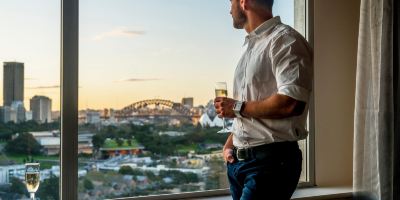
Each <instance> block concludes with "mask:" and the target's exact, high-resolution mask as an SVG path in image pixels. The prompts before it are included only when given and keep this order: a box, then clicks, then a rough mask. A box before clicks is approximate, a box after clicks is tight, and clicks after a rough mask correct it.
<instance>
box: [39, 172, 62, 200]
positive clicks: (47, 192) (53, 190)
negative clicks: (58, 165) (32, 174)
mask: <svg viewBox="0 0 400 200" xmlns="http://www.w3.org/2000/svg"><path fill="white" fill-rule="evenodd" d="M58 182H59V178H57V177H56V176H54V175H52V176H51V177H50V178H49V179H45V180H44V181H43V182H42V183H41V184H40V187H39V190H38V191H37V193H36V194H37V195H36V196H37V197H39V198H40V199H41V200H58V199H59V191H58V190H59V188H58V184H59V183H58Z"/></svg>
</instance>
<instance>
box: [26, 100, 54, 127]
mask: <svg viewBox="0 0 400 200" xmlns="http://www.w3.org/2000/svg"><path fill="white" fill-rule="evenodd" d="M30 108H31V111H32V119H33V120H34V121H37V122H39V123H45V122H51V121H52V119H51V99H50V98H49V97H45V96H34V97H32V99H31V100H30Z"/></svg>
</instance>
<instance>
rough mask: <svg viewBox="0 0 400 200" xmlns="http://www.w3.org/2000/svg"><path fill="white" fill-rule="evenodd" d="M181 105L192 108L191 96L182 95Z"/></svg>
mask: <svg viewBox="0 0 400 200" xmlns="http://www.w3.org/2000/svg"><path fill="white" fill-rule="evenodd" d="M182 105H183V106H185V107H187V108H189V109H190V108H193V97H184V98H182Z"/></svg>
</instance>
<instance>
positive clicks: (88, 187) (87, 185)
mask: <svg viewBox="0 0 400 200" xmlns="http://www.w3.org/2000/svg"><path fill="white" fill-rule="evenodd" d="M83 187H84V188H85V189H86V190H93V189H94V185H93V183H92V181H90V180H89V179H86V178H85V180H83Z"/></svg>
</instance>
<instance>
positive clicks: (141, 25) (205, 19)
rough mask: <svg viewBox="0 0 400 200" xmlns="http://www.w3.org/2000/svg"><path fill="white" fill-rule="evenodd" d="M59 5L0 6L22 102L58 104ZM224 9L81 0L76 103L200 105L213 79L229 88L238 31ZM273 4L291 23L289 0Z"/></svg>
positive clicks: (222, 5) (0, 54)
mask: <svg viewBox="0 0 400 200" xmlns="http://www.w3.org/2000/svg"><path fill="white" fill-rule="evenodd" d="M210 5H212V6H210ZM59 8H60V2H56V1H43V2H41V3H38V2H35V1H22V0H16V1H13V2H4V3H2V7H1V8H0V17H1V18H2V19H9V20H1V21H0V23H1V24H0V25H1V26H2V27H8V28H7V29H6V30H3V31H2V32H0V43H1V44H2V47H1V48H0V62H8V61H17V62H22V63H25V94H24V96H25V99H24V103H25V107H28V102H29V99H30V98H32V97H33V96H35V95H44V96H48V97H50V98H51V99H52V100H53V101H52V103H53V106H52V107H53V110H59V106H60V88H59V85H60V83H59V77H60V69H59V63H60V55H59V53H60V52H59V49H60V45H59V43H60V42H59V41H60V37H59V32H60V20H59V16H60V12H59ZM37 10H41V12H39V13H38V12H36V11H37ZM229 10H230V3H229V1H223V0H222V1H215V0H208V1H205V2H204V1H201V2H200V1H189V0H174V1H168V3H166V2H165V1H162V0H152V1H139V0H138V1H128V0H120V1H117V2H115V1H106V0H100V1H93V0H87V1H81V3H80V12H81V13H80V49H79V51H80V55H79V56H80V63H79V64H80V75H79V76H80V80H79V81H80V83H79V85H80V93H79V109H85V108H93V109H103V108H114V109H121V108H123V107H124V106H127V105H129V104H131V103H134V102H137V101H140V100H145V99H154V98H161V99H167V100H171V101H174V102H180V101H181V98H183V97H193V98H194V105H200V104H201V105H205V104H207V102H208V100H210V99H213V98H214V83H215V82H217V81H226V82H227V83H228V88H229V94H228V95H231V94H232V93H231V90H232V84H231V83H232V81H231V80H232V78H233V72H234V69H235V67H236V62H237V61H238V60H239V58H240V56H241V51H242V44H243V42H244V37H245V35H246V33H245V32H244V31H243V30H235V29H234V28H233V27H232V19H231V16H230V14H229ZM274 10H275V14H276V15H280V16H281V17H282V21H283V22H284V23H287V24H289V25H293V2H288V1H285V2H276V4H275V6H274ZM104 13H108V14H107V15H104ZM11 16H13V17H11ZM27 30H28V31H27ZM28 32H29V34H26V33H28ZM1 73H2V72H1ZM0 75H1V74H0ZM0 77H3V76H2V75H1V76H0ZM0 88H1V90H2V89H3V87H0ZM0 93H1V94H2V93H3V91H0ZM0 99H1V100H2V98H0ZM0 103H1V104H3V103H2V102H0Z"/></svg>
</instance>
